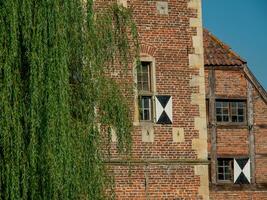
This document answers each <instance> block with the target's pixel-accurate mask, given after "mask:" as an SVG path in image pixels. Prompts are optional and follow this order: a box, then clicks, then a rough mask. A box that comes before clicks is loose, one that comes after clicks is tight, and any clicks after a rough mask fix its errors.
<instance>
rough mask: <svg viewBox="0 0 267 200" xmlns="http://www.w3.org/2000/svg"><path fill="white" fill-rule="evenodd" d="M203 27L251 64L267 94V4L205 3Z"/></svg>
mask: <svg viewBox="0 0 267 200" xmlns="http://www.w3.org/2000/svg"><path fill="white" fill-rule="evenodd" d="M202 4H203V23H204V27H206V28H207V29H208V30H209V31H210V32H212V33H213V34H214V35H216V36H217V37H218V38H219V39H220V40H222V41H223V42H224V43H226V44H227V45H228V46H230V47H231V48H232V49H233V50H234V51H235V52H236V53H238V54H239V55H240V56H241V57H242V58H244V59H245V60H246V61H247V62H248V66H249V68H250V69H251V71H252V72H253V73H254V75H255V76H256V78H257V79H258V81H259V82H260V83H261V84H262V86H263V87H264V88H265V90H267V0H202Z"/></svg>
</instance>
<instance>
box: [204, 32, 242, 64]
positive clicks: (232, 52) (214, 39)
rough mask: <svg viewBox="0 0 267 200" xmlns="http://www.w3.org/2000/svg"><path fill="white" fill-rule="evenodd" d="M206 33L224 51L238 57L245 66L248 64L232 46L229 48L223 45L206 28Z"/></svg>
mask: <svg viewBox="0 0 267 200" xmlns="http://www.w3.org/2000/svg"><path fill="white" fill-rule="evenodd" d="M204 31H206V32H207V33H208V34H209V36H210V37H211V39H212V40H213V41H214V42H216V43H217V44H219V45H220V46H221V47H222V48H223V49H225V50H226V51H228V52H229V53H230V54H232V55H233V56H234V57H236V58H237V59H239V60H240V61H241V62H242V63H243V64H246V63H247V61H246V60H245V59H243V58H241V57H240V56H239V55H238V54H237V53H236V52H234V51H233V50H232V49H231V47H230V46H228V45H227V44H225V43H223V42H222V41H221V40H220V39H219V38H217V37H216V36H215V35H213V34H212V33H211V32H210V31H209V30H208V29H206V28H204Z"/></svg>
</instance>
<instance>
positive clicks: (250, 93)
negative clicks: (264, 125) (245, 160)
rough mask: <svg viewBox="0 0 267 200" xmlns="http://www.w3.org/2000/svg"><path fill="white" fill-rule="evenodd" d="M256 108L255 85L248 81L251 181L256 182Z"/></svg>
mask: <svg viewBox="0 0 267 200" xmlns="http://www.w3.org/2000/svg"><path fill="white" fill-rule="evenodd" d="M253 114H254V108H253V85H252V83H251V82H250V81H249V80H248V81H247V115H248V130H249V137H248V138H249V157H250V161H251V165H250V167H251V183H252V184H255V134H254V126H253V124H254V119H253Z"/></svg>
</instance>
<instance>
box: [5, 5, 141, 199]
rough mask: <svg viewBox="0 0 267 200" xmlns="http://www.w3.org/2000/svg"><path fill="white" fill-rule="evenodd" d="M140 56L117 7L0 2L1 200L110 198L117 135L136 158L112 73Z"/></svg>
mask: <svg viewBox="0 0 267 200" xmlns="http://www.w3.org/2000/svg"><path fill="white" fill-rule="evenodd" d="M133 47H134V49H135V50H134V51H132V49H133ZM130 49H131V50H130ZM137 50H138V42H137V34H136V29H135V26H134V23H133V21H132V19H131V15H130V12H129V11H128V10H127V9H125V8H123V7H120V6H118V5H116V4H110V5H109V6H106V7H105V8H103V9H99V11H98V12H97V13H96V12H95V11H94V6H93V0H87V1H84V0H64V1H62V0H8V1H6V0H0V200H2V199H3V200H6V199H12V200H13V199H34V200H36V199H49V200H50V199H110V198H111V197H112V196H113V194H112V178H111V177H109V176H108V175H107V171H106V169H105V165H104V161H103V151H102V150H101V144H102V142H103V141H102V140H103V138H110V131H109V130H111V129H112V130H115V132H116V134H117V138H118V143H117V144H118V145H117V146H118V150H119V152H120V153H122V154H124V153H126V154H129V152H130V149H131V134H130V132H131V120H130V117H129V109H128V106H127V102H126V99H125V97H124V96H123V95H122V85H118V84H117V83H116V82H115V81H114V80H112V79H111V78H110V77H109V76H108V75H107V72H108V71H109V70H112V69H113V68H114V67H115V66H117V65H118V64H119V65H121V66H123V68H124V69H126V70H127V68H128V63H129V61H132V60H133V57H135V56H136V55H138V52H137ZM130 92H131V91H130ZM100 126H101V127H105V128H104V129H102V128H100ZM103 130H105V131H103ZM106 130H108V131H106ZM108 191H110V192H108Z"/></svg>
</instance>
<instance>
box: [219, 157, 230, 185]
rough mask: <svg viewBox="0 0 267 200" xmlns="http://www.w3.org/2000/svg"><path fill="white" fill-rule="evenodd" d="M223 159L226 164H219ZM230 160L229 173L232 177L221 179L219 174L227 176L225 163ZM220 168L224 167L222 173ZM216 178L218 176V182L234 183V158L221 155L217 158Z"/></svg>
mask: <svg viewBox="0 0 267 200" xmlns="http://www.w3.org/2000/svg"><path fill="white" fill-rule="evenodd" d="M220 161H222V162H223V163H224V164H223V165H219V162H220ZM226 161H227V162H229V166H228V168H229V173H227V174H228V175H230V178H229V179H219V174H222V175H223V176H224V178H225V176H226V175H225V174H226V171H225V169H226V168H227V167H226V166H227V165H225V162H226ZM219 168H223V172H222V173H221V172H220V171H219ZM216 178H217V182H218V183H233V182H234V158H222V157H219V158H217V166H216Z"/></svg>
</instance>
